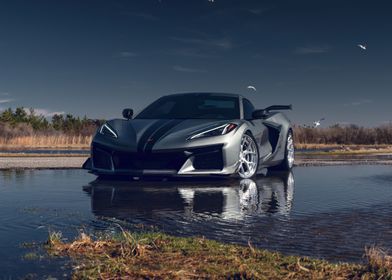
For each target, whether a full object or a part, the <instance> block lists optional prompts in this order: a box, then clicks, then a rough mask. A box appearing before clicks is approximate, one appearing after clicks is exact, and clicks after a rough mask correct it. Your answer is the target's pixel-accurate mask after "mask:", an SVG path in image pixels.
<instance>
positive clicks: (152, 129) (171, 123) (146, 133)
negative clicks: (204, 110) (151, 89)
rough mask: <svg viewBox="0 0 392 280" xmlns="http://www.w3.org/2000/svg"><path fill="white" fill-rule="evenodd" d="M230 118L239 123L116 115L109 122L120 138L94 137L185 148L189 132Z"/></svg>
mask: <svg viewBox="0 0 392 280" xmlns="http://www.w3.org/2000/svg"><path fill="white" fill-rule="evenodd" d="M229 122H231V123H237V124H238V123H239V121H238V120H205V119H202V120H200V119H159V120H157V119H133V120H123V119H115V120H111V121H108V122H107V123H108V125H110V126H111V127H112V128H113V129H114V131H115V132H116V133H117V135H118V138H112V137H109V136H105V135H101V134H100V133H97V135H96V137H95V139H94V141H95V142H98V143H101V144H109V145H110V144H112V145H115V147H116V148H117V149H124V150H127V151H133V152H148V151H152V150H163V149H165V150H166V149H181V148H187V147H189V146H190V145H192V143H190V142H192V141H187V138H189V136H191V135H193V134H195V133H198V132H201V131H204V130H207V129H211V128H213V127H216V126H220V125H223V124H226V123H229Z"/></svg>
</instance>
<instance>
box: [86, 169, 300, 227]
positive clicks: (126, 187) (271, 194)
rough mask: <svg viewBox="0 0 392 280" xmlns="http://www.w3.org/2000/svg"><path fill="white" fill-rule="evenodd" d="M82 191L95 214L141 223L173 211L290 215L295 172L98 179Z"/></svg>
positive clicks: (230, 215)
mask: <svg viewBox="0 0 392 280" xmlns="http://www.w3.org/2000/svg"><path fill="white" fill-rule="evenodd" d="M84 190H85V191H86V192H87V193H88V194H89V195H90V196H91V206H92V211H93V213H94V214H95V215H97V216H105V217H113V218H117V219H125V220H132V219H133V218H137V219H138V221H139V222H143V218H144V219H148V220H151V218H154V217H158V216H159V217H164V216H165V214H167V215H171V214H173V213H175V214H177V215H180V216H184V218H185V217H189V216H192V215H199V214H203V215H207V216H214V217H218V218H221V219H242V218H244V217H246V216H257V215H260V214H270V215H271V214H275V215H288V214H289V213H290V209H291V205H292V200H293V193H294V176H293V173H292V172H290V173H269V174H267V175H265V176H259V177H257V178H256V179H254V180H252V179H242V180H234V179H230V180H208V181H200V180H198V181H197V183H196V182H195V181H184V180H181V181H177V180H170V181H131V182H129V181H128V182H127V181H107V180H99V179H98V180H95V181H93V182H91V183H90V184H89V185H88V186H85V187H84Z"/></svg>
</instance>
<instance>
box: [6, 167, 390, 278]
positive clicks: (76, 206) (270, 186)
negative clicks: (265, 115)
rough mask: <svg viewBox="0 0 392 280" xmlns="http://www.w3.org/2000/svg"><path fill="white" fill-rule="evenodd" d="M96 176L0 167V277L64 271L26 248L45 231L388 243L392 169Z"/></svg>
mask: <svg viewBox="0 0 392 280" xmlns="http://www.w3.org/2000/svg"><path fill="white" fill-rule="evenodd" d="M95 179H96V178H95V176H92V175H90V174H87V173H86V172H85V171H83V170H8V171H7V170H4V171H0V221H1V223H0V275H1V276H5V277H6V278H5V279H14V278H18V277H22V276H25V275H27V274H29V273H33V274H34V275H35V277H36V278H39V279H40V278H43V277H44V276H54V277H57V278H62V277H64V278H67V277H69V266H68V264H67V260H65V259H48V258H47V257H43V258H40V257H39V256H38V257H37V256H35V257H34V258H32V257H31V255H26V254H28V253H31V252H38V255H44V253H43V251H42V250H40V249H38V251H37V249H36V248H37V246H33V248H31V244H30V243H31V242H38V243H42V242H44V241H45V240H46V239H47V237H48V231H49V230H56V231H62V232H63V234H64V237H65V238H73V237H74V236H75V235H77V234H78V232H79V231H80V230H81V229H83V230H84V231H87V232H89V233H94V232H99V231H110V232H111V231H116V230H118V229H119V226H121V227H124V228H129V229H131V230H133V229H140V225H144V226H145V227H146V226H147V227H148V226H154V227H155V228H157V229H159V230H162V231H165V232H167V233H171V234H174V235H179V236H190V235H203V236H206V237H207V238H212V239H216V240H220V241H224V242H232V243H240V244H247V243H248V240H250V241H251V243H252V244H253V245H254V246H257V247H261V248H266V249H271V250H277V251H280V252H283V253H285V254H296V255H307V256H312V257H317V258H324V259H328V260H331V261H360V260H361V257H362V255H363V252H364V248H365V246H370V245H374V244H375V245H379V246H384V247H386V248H392V219H391V218H390V217H391V214H392V204H391V201H392V170H391V167H390V166H382V165H361V166H326V167H296V168H295V169H294V171H293V173H289V174H282V173H280V174H279V173H275V174H267V175H266V176H259V177H257V178H256V179H255V180H234V179H230V180H212V181H211V180H198V181H195V180H186V181H184V180H168V181H159V180H153V181H151V180H149V181H133V182H124V181H99V180H95ZM24 243H27V244H24ZM26 245H27V246H26ZM0 279H1V277H0Z"/></svg>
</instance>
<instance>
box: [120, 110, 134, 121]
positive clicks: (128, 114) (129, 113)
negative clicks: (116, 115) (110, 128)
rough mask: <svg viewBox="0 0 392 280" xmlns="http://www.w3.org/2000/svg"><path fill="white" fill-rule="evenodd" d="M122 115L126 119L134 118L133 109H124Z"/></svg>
mask: <svg viewBox="0 0 392 280" xmlns="http://www.w3.org/2000/svg"><path fill="white" fill-rule="evenodd" d="M122 115H123V117H124V118H125V119H127V120H130V119H132V116H133V110H132V109H124V110H123V111H122Z"/></svg>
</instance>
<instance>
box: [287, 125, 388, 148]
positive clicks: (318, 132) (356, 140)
mask: <svg viewBox="0 0 392 280" xmlns="http://www.w3.org/2000/svg"><path fill="white" fill-rule="evenodd" d="M294 137H295V141H296V142H297V143H301V144H338V145H340V144H341V145H350V144H354V145H381V144H392V124H385V125H381V126H377V127H362V126H358V125H354V124H352V125H345V126H343V125H339V124H336V125H333V126H330V127H326V128H319V127H318V128H311V127H302V126H294Z"/></svg>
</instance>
